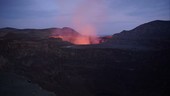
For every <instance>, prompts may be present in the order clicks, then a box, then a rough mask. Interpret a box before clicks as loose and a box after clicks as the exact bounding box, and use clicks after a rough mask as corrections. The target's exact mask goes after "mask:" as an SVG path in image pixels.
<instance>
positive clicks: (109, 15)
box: [0, 0, 170, 35]
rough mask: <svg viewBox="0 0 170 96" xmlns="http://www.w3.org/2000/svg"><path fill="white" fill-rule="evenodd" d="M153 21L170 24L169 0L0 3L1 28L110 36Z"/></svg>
mask: <svg viewBox="0 0 170 96" xmlns="http://www.w3.org/2000/svg"><path fill="white" fill-rule="evenodd" d="M153 20H170V0H0V27H1V28H2V27H14V28H50V27H57V28H62V27H71V28H73V29H75V30H77V31H81V30H82V27H84V28H87V29H88V28H89V29H92V30H95V31H96V33H97V34H99V35H107V34H114V33H117V32H121V31H122V30H130V29H133V28H135V27H136V26H138V25H140V24H142V23H146V22H149V21H153ZM80 33H81V32H80Z"/></svg>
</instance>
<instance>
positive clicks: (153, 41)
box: [99, 20, 170, 50]
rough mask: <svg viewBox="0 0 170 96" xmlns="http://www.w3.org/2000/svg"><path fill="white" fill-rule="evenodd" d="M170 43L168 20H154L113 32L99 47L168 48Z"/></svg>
mask: <svg viewBox="0 0 170 96" xmlns="http://www.w3.org/2000/svg"><path fill="white" fill-rule="evenodd" d="M169 45H170V21H161V20H156V21H152V22H148V23H145V24H142V25H140V26H138V27H136V28H134V29H132V30H129V31H125V30H124V31H122V32H120V33H117V34H114V35H113V36H112V38H111V39H110V40H108V41H107V42H104V43H102V44H100V46H99V47H104V48H105V47H107V48H120V49H137V50H138V49H139V50H143V49H144V50H145V49H146V50H148V49H168V48H169Z"/></svg>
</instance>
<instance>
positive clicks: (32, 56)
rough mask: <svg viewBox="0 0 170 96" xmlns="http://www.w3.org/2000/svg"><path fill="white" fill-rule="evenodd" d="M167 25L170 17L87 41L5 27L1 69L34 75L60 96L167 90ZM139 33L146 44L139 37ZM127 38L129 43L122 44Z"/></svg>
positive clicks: (147, 95)
mask: <svg viewBox="0 0 170 96" xmlns="http://www.w3.org/2000/svg"><path fill="white" fill-rule="evenodd" d="M167 22H168V23H167ZM167 26H169V21H153V22H149V23H146V24H144V25H141V26H139V27H137V28H135V29H133V30H130V31H126V32H125V31H124V32H121V33H119V34H116V35H113V36H112V38H111V39H110V40H108V41H106V42H104V43H102V44H98V45H86V46H82V45H81V46H80V45H73V44H71V43H69V42H65V41H62V39H60V38H47V37H49V36H50V34H49V32H44V33H43V35H42V37H41V35H38V34H42V33H41V32H38V33H37V32H36V30H35V31H34V32H32V33H31V32H28V33H27V31H28V30H27V31H26V32H25V31H23V30H22V32H20V33H17V32H18V31H16V30H17V29H12V30H15V31H14V32H11V31H10V32H9V30H11V29H10V28H4V29H3V31H2V30H0V34H1V40H0V72H8V73H15V74H18V75H21V76H24V77H26V78H29V80H30V81H28V82H29V83H34V84H38V85H39V86H41V87H42V88H43V89H46V90H48V91H51V92H54V93H55V94H56V96H168V92H169V90H168V88H169V86H168V83H169V78H168V77H169V75H170V71H169V64H170V50H169V40H170V39H169V32H170V31H169V27H167ZM149 29H150V30H151V31H152V32H153V34H151V33H152V32H151V31H150V30H149ZM158 29H159V30H158ZM153 30H154V31H153ZM6 32H7V33H8V34H6ZM24 32H25V33H24ZM141 32H145V33H141ZM154 32H155V33H154ZM158 32H161V33H158ZM138 33H139V34H141V35H142V36H141V35H140V36H139V37H144V38H142V41H143V40H144V41H145V42H147V44H148V45H147V46H146V45H145V43H143V42H142V43H140V42H141V41H140V40H138V39H140V38H139V37H137V36H138ZM10 34H15V35H10ZM16 34H17V35H16ZM22 34H24V35H22ZM25 34H27V35H25ZM28 34H29V35H28ZM31 34H36V35H31ZM124 34H125V35H124ZM147 34H149V35H147ZM155 34H157V37H156V35H155ZM146 35H147V36H148V37H147V36H146ZM24 36H25V37H24ZM29 36H30V37H29ZM38 36H40V37H39V38H38ZM159 36H161V37H160V39H159V40H158V41H159V42H158V41H154V42H153V43H152V42H150V39H149V37H154V38H156V40H157V39H158V38H159ZM14 37H15V38H14ZM19 37H20V38H19ZM21 37H24V38H21ZM27 37H29V38H28V39H25V38H27ZM35 37H36V38H35ZM31 38H32V39H31ZM37 38H38V39H37ZM123 38H124V39H123ZM154 38H153V39H154ZM151 39H152V38H151ZM114 40H117V41H118V43H115V42H117V41H114ZM127 40H128V41H127ZM154 40H155V39H154ZM131 41H135V42H137V44H139V45H140V48H141V46H144V45H145V48H146V49H147V50H141V49H140V48H139V49H140V50H136V49H138V47H134V46H137V45H134V44H133V43H129V42H131ZM165 41H166V42H165ZM121 42H124V43H121ZM148 42H149V43H148ZM162 42H164V43H162ZM115 44H117V45H116V47H115ZM124 44H125V45H128V46H130V47H128V48H127V47H122V46H121V47H119V46H118V45H124ZM143 44H144V45H143ZM151 44H154V45H151ZM157 44H158V45H157ZM159 45H160V46H159ZM113 46H114V47H113ZM150 46H151V47H150ZM155 46H157V47H158V48H157V47H155ZM164 46H166V47H164ZM148 48H149V50H148ZM134 49H135V50H134ZM155 49H156V50H155Z"/></svg>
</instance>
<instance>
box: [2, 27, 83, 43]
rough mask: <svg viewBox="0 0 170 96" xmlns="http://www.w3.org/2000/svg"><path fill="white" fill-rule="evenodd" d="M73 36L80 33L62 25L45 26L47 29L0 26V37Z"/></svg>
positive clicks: (29, 38)
mask: <svg viewBox="0 0 170 96" xmlns="http://www.w3.org/2000/svg"><path fill="white" fill-rule="evenodd" d="M58 35H60V36H63V35H67V36H75V35H80V34H79V33H78V32H76V31H75V30H73V29H71V28H69V27H64V28H47V29H15V28H10V27H7V28H1V29H0V38H1V39H2V38H3V39H24V40H25V39H28V40H34V39H36V40H37V39H47V38H49V37H50V36H58Z"/></svg>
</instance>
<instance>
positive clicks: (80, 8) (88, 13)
mask: <svg viewBox="0 0 170 96" xmlns="http://www.w3.org/2000/svg"><path fill="white" fill-rule="evenodd" d="M61 2H62V0H61ZM65 3H66V1H63V2H62V6H66V5H64V4H65ZM103 8H104V7H103V6H102V2H101V0H80V1H79V3H77V4H76V6H75V7H74V10H72V11H73V12H71V14H72V15H71V16H72V17H71V20H70V22H69V21H68V22H69V23H70V24H71V26H74V27H75V29H76V31H78V32H79V33H80V34H81V35H77V36H64V35H63V36H60V38H62V39H63V40H65V41H69V42H71V43H74V44H98V43H100V39H99V38H98V37H97V35H96V26H95V24H96V21H100V20H102V19H103V14H104V13H103V12H105V10H104V9H103Z"/></svg>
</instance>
